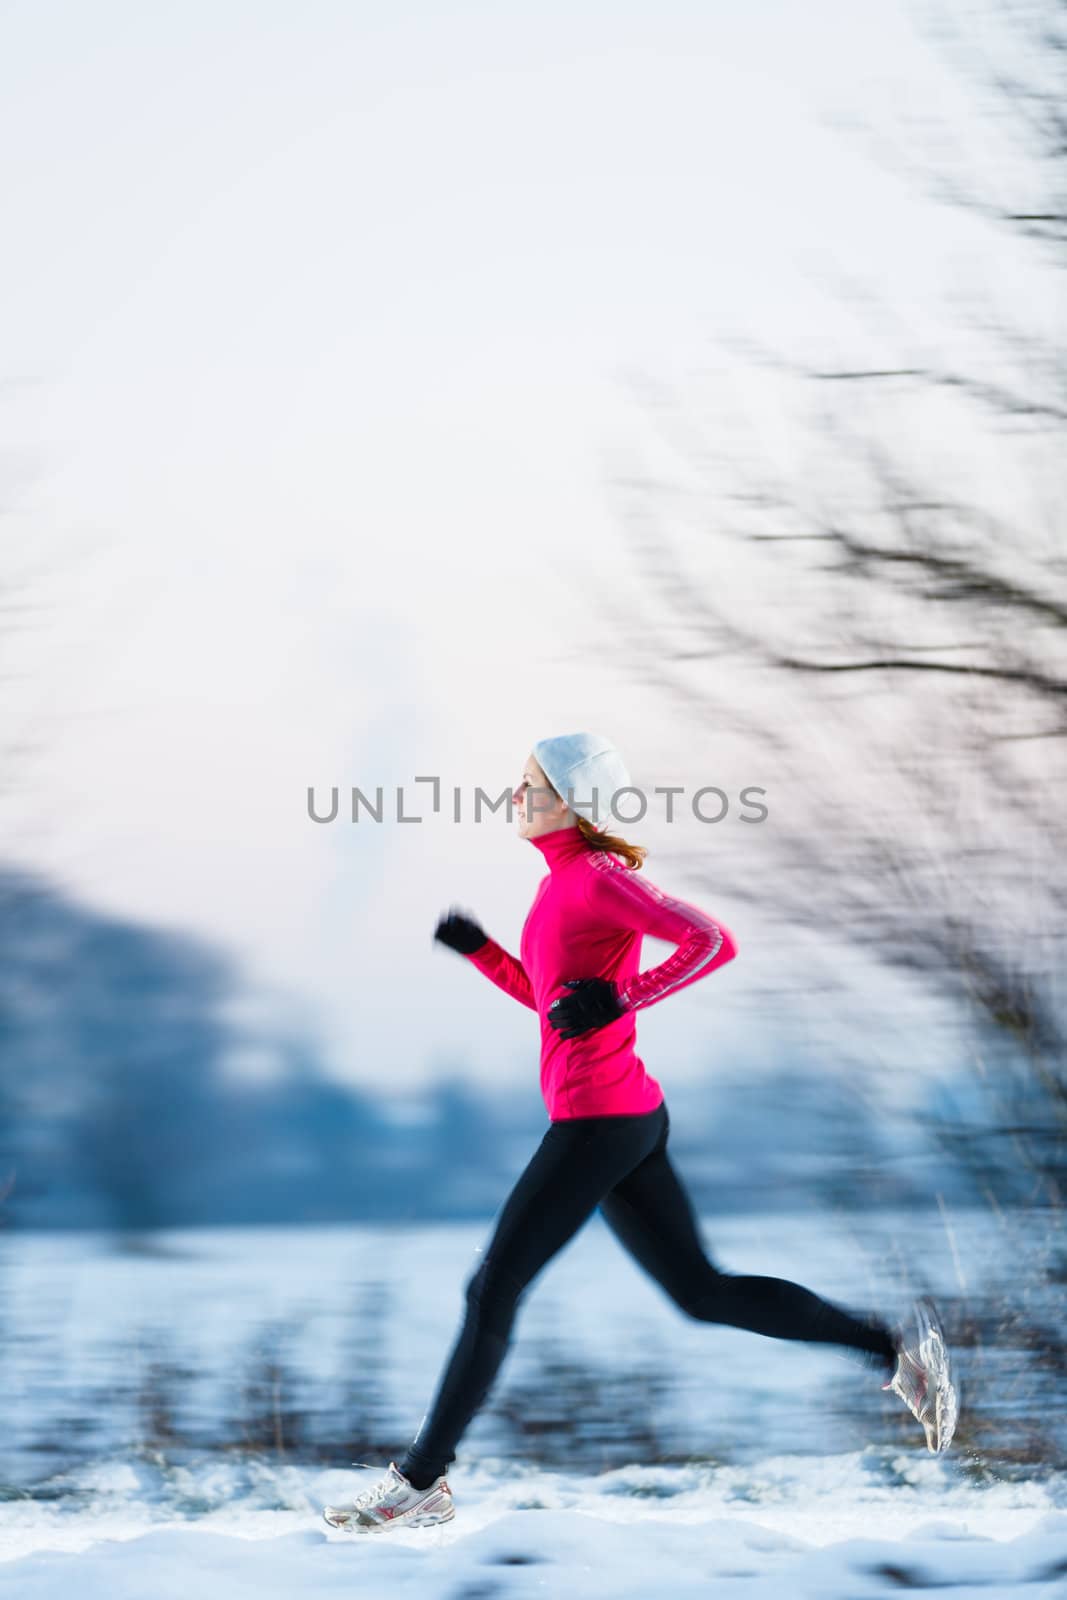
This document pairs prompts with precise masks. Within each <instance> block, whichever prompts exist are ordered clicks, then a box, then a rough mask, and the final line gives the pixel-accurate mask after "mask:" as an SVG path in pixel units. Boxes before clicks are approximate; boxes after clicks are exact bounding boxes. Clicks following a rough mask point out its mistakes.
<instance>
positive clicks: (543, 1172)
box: [397, 1103, 896, 1488]
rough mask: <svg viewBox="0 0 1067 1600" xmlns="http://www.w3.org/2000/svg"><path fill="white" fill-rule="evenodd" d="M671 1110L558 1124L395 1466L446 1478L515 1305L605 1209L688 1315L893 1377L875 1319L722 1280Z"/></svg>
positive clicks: (516, 1193)
mask: <svg viewBox="0 0 1067 1600" xmlns="http://www.w3.org/2000/svg"><path fill="white" fill-rule="evenodd" d="M669 1131H670V1117H669V1115H668V1112H667V1107H666V1104H665V1103H663V1104H661V1105H659V1106H658V1107H657V1108H656V1110H655V1111H646V1112H643V1113H641V1114H639V1115H634V1116H613V1117H575V1118H573V1119H572V1120H569V1121H561V1122H553V1123H552V1124H551V1126H550V1127H549V1129H548V1131H547V1132H546V1134H545V1136H544V1138H543V1139H542V1140H541V1143H540V1145H539V1146H538V1148H537V1150H536V1151H535V1152H534V1155H533V1156H532V1158H531V1160H530V1161H529V1163H528V1164H527V1166H526V1168H525V1170H524V1171H523V1172H522V1174H521V1175H520V1177H519V1179H518V1181H517V1182H516V1184H515V1187H514V1188H513V1189H512V1191H511V1194H510V1195H509V1196H508V1198H507V1200H506V1201H505V1203H504V1206H503V1209H502V1210H501V1212H500V1213H499V1218H498V1220H497V1224H496V1228H495V1230H494V1233H493V1237H492V1239H491V1241H490V1244H489V1248H488V1250H487V1251H486V1253H485V1256H484V1259H483V1260H482V1263H481V1265H480V1267H479V1268H478V1270H477V1271H476V1272H475V1273H474V1275H473V1276H472V1277H471V1278H470V1280H469V1282H468V1283H467V1286H466V1300H467V1311H466V1316H465V1319H464V1322H463V1326H462V1328H461V1329H460V1332H459V1335H458V1337H457V1339H456V1343H455V1346H454V1348H453V1350H452V1354H451V1356H450V1358H449V1361H448V1365H447V1367H446V1368H445V1370H444V1372H443V1373H442V1375H441V1380H440V1383H439V1385H438V1389H437V1394H436V1397H435V1399H434V1402H433V1405H432V1406H431V1408H430V1410H429V1411H428V1412H427V1413H426V1416H425V1417H424V1418H423V1420H422V1423H421V1424H420V1426H419V1430H418V1432H417V1433H416V1435H415V1438H414V1440H413V1441H412V1443H411V1445H410V1446H409V1448H408V1450H407V1452H406V1454H405V1456H404V1459H403V1460H402V1461H399V1462H398V1463H397V1465H398V1466H399V1467H400V1470H401V1471H402V1472H403V1473H404V1474H405V1476H407V1477H408V1478H409V1479H411V1481H412V1482H414V1483H415V1484H416V1485H417V1486H418V1487H419V1488H422V1487H425V1486H426V1485H428V1484H430V1483H432V1482H433V1480H434V1478H436V1477H437V1476H438V1475H439V1474H441V1473H443V1472H446V1471H447V1470H448V1468H449V1466H450V1465H451V1463H452V1461H453V1460H454V1459H455V1453H456V1446H457V1444H458V1443H459V1440H460V1438H461V1436H462V1434H463V1431H464V1429H465V1428H466V1427H467V1424H468V1423H469V1422H470V1420H471V1418H472V1417H473V1416H474V1414H475V1412H476V1411H477V1410H478V1408H479V1406H480V1405H481V1404H482V1402H483V1401H484V1400H485V1398H486V1396H487V1394H488V1393H489V1389H490V1387H491V1385H492V1382H493V1379H494V1378H495V1377H496V1374H497V1372H498V1370H499V1368H500V1364H501V1362H502V1361H503V1359H504V1355H505V1352H506V1351H507V1348H508V1343H509V1340H510V1336H511V1329H512V1324H513V1322H514V1320H515V1313H516V1310H517V1308H518V1305H519V1302H520V1300H521V1299H522V1297H523V1294H524V1293H525V1291H526V1289H527V1288H528V1287H529V1285H530V1284H531V1283H532V1281H533V1279H534V1278H535V1277H536V1276H537V1274H538V1273H539V1272H540V1271H541V1269H542V1267H544V1266H545V1265H546V1264H547V1262H548V1261H549V1260H551V1258H552V1257H553V1256H554V1255H555V1254H556V1253H557V1251H559V1250H561V1249H562V1247H563V1246H564V1245H565V1244H566V1243H567V1241H568V1240H569V1239H571V1238H573V1237H574V1235H575V1234H576V1233H577V1232H578V1230H579V1228H581V1227H582V1225H583V1224H584V1223H585V1222H586V1221H587V1220H588V1219H589V1217H590V1216H591V1215H592V1214H593V1212H594V1211H595V1210H596V1208H597V1206H599V1207H600V1210H601V1214H602V1215H603V1217H604V1219H605V1221H606V1222H607V1223H608V1225H609V1227H611V1228H612V1230H613V1231H614V1232H615V1234H616V1235H617V1236H618V1238H619V1239H620V1240H621V1241H622V1243H623V1244H624V1245H625V1246H626V1248H627V1250H629V1251H630V1253H631V1254H632V1255H633V1256H634V1257H635V1259H636V1260H637V1261H638V1262H639V1263H640V1265H641V1266H642V1267H644V1269H645V1271H646V1272H648V1273H650V1274H651V1276H652V1277H653V1278H655V1279H656V1281H657V1283H659V1284H660V1285H662V1287H663V1288H664V1289H665V1290H666V1292H667V1293H668V1294H669V1295H670V1297H671V1299H672V1300H674V1301H676V1302H677V1304H678V1305H679V1306H680V1307H681V1309H682V1310H683V1311H684V1312H685V1313H686V1314H687V1315H688V1316H690V1317H695V1318H697V1319H698V1320H699V1321H701V1322H721V1323H726V1324H728V1325H729V1326H730V1327H733V1328H749V1329H751V1330H752V1332H753V1333H763V1334H768V1335H770V1337H771V1338H774V1339H807V1340H812V1341H817V1342H820V1343H824V1344H837V1345H845V1346H848V1347H849V1348H851V1349H853V1350H856V1351H860V1352H862V1353H863V1359H864V1360H865V1361H866V1362H867V1363H868V1364H869V1365H870V1366H872V1367H875V1366H877V1367H879V1368H882V1369H885V1371H886V1372H887V1373H888V1372H889V1371H890V1370H892V1369H893V1368H895V1365H896V1347H895V1345H894V1343H893V1339H892V1336H891V1334H890V1332H889V1329H888V1327H887V1326H886V1325H885V1324H884V1323H882V1322H881V1321H879V1320H878V1319H877V1318H875V1317H860V1316H855V1315H853V1314H852V1313H851V1312H849V1311H846V1310H845V1309H844V1308H843V1307H841V1306H838V1305H834V1304H832V1303H831V1302H830V1301H827V1300H823V1299H820V1297H819V1296H818V1295H816V1294H813V1293H812V1292H811V1291H810V1290H809V1289H802V1288H801V1287H800V1286H799V1284H795V1283H789V1282H788V1281H787V1280H786V1279H784V1278H759V1277H745V1276H741V1275H739V1274H735V1273H730V1272H722V1271H720V1270H719V1268H718V1267H716V1266H715V1265H714V1264H713V1263H712V1262H711V1261H710V1260H709V1258H708V1256H707V1255H706V1254H705V1251H704V1246H703V1244H702V1242H701V1239H700V1236H699V1232H698V1227H697V1221H696V1217H695V1215H694V1212H693V1207H692V1204H691V1202H690V1200H689V1196H688V1195H687V1193H686V1191H685V1189H684V1188H683V1187H682V1184H681V1182H680V1180H679V1178H678V1174H677V1173H676V1172H675V1170H674V1167H673V1165H672V1164H671V1159H670V1157H669V1156H668V1154H667V1136H668V1133H669Z"/></svg>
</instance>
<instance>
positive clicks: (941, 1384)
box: [882, 1295, 959, 1455]
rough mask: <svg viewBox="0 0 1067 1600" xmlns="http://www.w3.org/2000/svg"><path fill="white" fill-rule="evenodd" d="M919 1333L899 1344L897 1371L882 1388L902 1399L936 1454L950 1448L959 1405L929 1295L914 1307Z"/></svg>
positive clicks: (901, 1339)
mask: <svg viewBox="0 0 1067 1600" xmlns="http://www.w3.org/2000/svg"><path fill="white" fill-rule="evenodd" d="M912 1313H913V1315H914V1317H915V1323H916V1328H917V1334H916V1336H915V1338H914V1339H910V1340H909V1339H906V1338H905V1337H904V1335H903V1333H901V1334H900V1335H899V1337H898V1343H897V1369H896V1372H895V1373H894V1374H893V1376H892V1377H891V1378H890V1380H889V1382H888V1383H883V1385H882V1388H883V1389H892V1391H893V1393H894V1394H897V1395H899V1396H900V1398H901V1399H902V1400H903V1402H904V1404H905V1405H906V1406H907V1408H908V1410H909V1411H910V1412H911V1414H912V1416H913V1417H915V1418H916V1420H917V1421H918V1422H920V1423H921V1424H922V1429H923V1432H924V1433H925V1435H926V1447H927V1449H928V1450H930V1451H932V1452H933V1453H934V1454H935V1455H937V1454H940V1453H941V1452H942V1451H945V1450H947V1449H948V1447H949V1445H950V1444H951V1443H952V1435H953V1434H954V1433H955V1431H956V1418H957V1415H958V1411H959V1405H958V1401H957V1398H956V1390H955V1387H954V1386H953V1383H952V1374H951V1370H950V1367H949V1358H948V1347H947V1345H946V1344H945V1335H944V1330H943V1329H942V1326H941V1319H940V1317H939V1316H938V1314H937V1308H936V1307H935V1305H934V1302H933V1301H932V1300H931V1299H930V1297H929V1296H928V1295H922V1296H921V1297H920V1298H919V1299H918V1300H916V1302H915V1304H914V1306H913V1307H912Z"/></svg>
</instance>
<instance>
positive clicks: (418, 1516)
mask: <svg viewBox="0 0 1067 1600" xmlns="http://www.w3.org/2000/svg"><path fill="white" fill-rule="evenodd" d="M354 1465H356V1466H359V1467H365V1466H369V1465H370V1463H369V1462H366V1461H357V1462H355V1463H354ZM322 1514H323V1516H324V1517H325V1519H326V1521H327V1522H328V1523H329V1524H330V1527H331V1528H343V1529H344V1530H345V1532H346V1533H372V1532H375V1531H377V1530H379V1529H388V1528H428V1527H430V1526H431V1525H432V1524H434V1523H437V1522H451V1520H452V1518H453V1517H454V1516H455V1514H456V1508H455V1506H454V1505H453V1504H452V1491H451V1489H450V1488H449V1487H448V1484H447V1482H446V1481H445V1478H444V1475H443V1474H442V1476H441V1477H440V1478H436V1479H435V1480H434V1482H433V1483H432V1484H431V1485H430V1487H429V1488H428V1489H416V1488H415V1485H414V1484H412V1483H409V1482H408V1480H407V1479H406V1478H405V1476H404V1474H403V1473H402V1472H401V1471H400V1468H399V1467H398V1466H397V1464H396V1462H395V1461H390V1463H389V1470H388V1471H387V1472H386V1474H385V1476H384V1477H383V1478H381V1479H380V1480H379V1482H378V1483H376V1484H375V1485H374V1488H373V1489H368V1490H367V1491H366V1493H365V1494H361V1495H357V1496H356V1498H355V1499H354V1500H352V1501H350V1502H349V1503H348V1504H347V1505H339V1506H326V1507H324V1509H323V1513H322Z"/></svg>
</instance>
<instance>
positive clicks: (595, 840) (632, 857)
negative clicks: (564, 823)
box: [578, 817, 648, 872]
mask: <svg viewBox="0 0 1067 1600" xmlns="http://www.w3.org/2000/svg"><path fill="white" fill-rule="evenodd" d="M578 829H579V831H580V833H581V835H582V838H583V839H584V840H585V842H586V844H588V845H591V846H592V848H593V849H594V850H608V851H610V852H611V854H612V855H614V856H622V858H623V860H624V861H625V862H626V865H627V866H628V867H632V868H633V869H634V871H635V872H640V870H641V866H642V863H643V862H644V859H645V857H646V856H647V855H648V846H647V845H643V844H630V843H629V842H628V841H627V840H626V839H623V838H621V837H620V836H619V834H617V833H605V832H603V830H602V829H599V828H594V827H593V824H592V823H591V822H590V820H589V818H588V817H579V818H578Z"/></svg>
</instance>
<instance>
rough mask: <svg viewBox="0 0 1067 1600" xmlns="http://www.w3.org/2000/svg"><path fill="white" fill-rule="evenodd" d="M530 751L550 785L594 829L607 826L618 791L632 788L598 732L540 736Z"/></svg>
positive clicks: (621, 764) (614, 752)
mask: <svg viewBox="0 0 1067 1600" xmlns="http://www.w3.org/2000/svg"><path fill="white" fill-rule="evenodd" d="M533 753H534V757H535V759H536V761H537V764H538V766H539V767H540V768H541V770H542V772H543V773H544V775H545V777H546V778H547V779H548V781H549V783H550V784H551V785H552V787H553V788H554V789H555V790H556V791H557V793H558V794H560V795H561V796H562V798H563V799H564V800H566V802H567V804H568V805H569V806H570V808H571V810H572V811H577V812H578V814H579V815H580V816H584V817H587V818H588V820H589V821H590V822H591V823H592V824H593V826H594V828H597V829H603V828H606V827H607V826H608V824H609V822H611V821H612V817H611V802H612V799H613V797H614V795H615V794H616V793H617V791H618V790H619V789H629V788H632V787H633V785H632V784H631V783H630V774H629V773H628V772H627V770H626V765H625V763H624V761H623V759H622V756H621V755H620V754H619V752H618V751H617V750H616V748H615V746H614V745H613V744H612V742H611V740H610V739H604V738H602V737H601V736H600V734H598V733H561V734H560V735H559V737H558V738H556V739H539V740H538V741H537V743H536V744H535V745H534V747H533Z"/></svg>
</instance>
